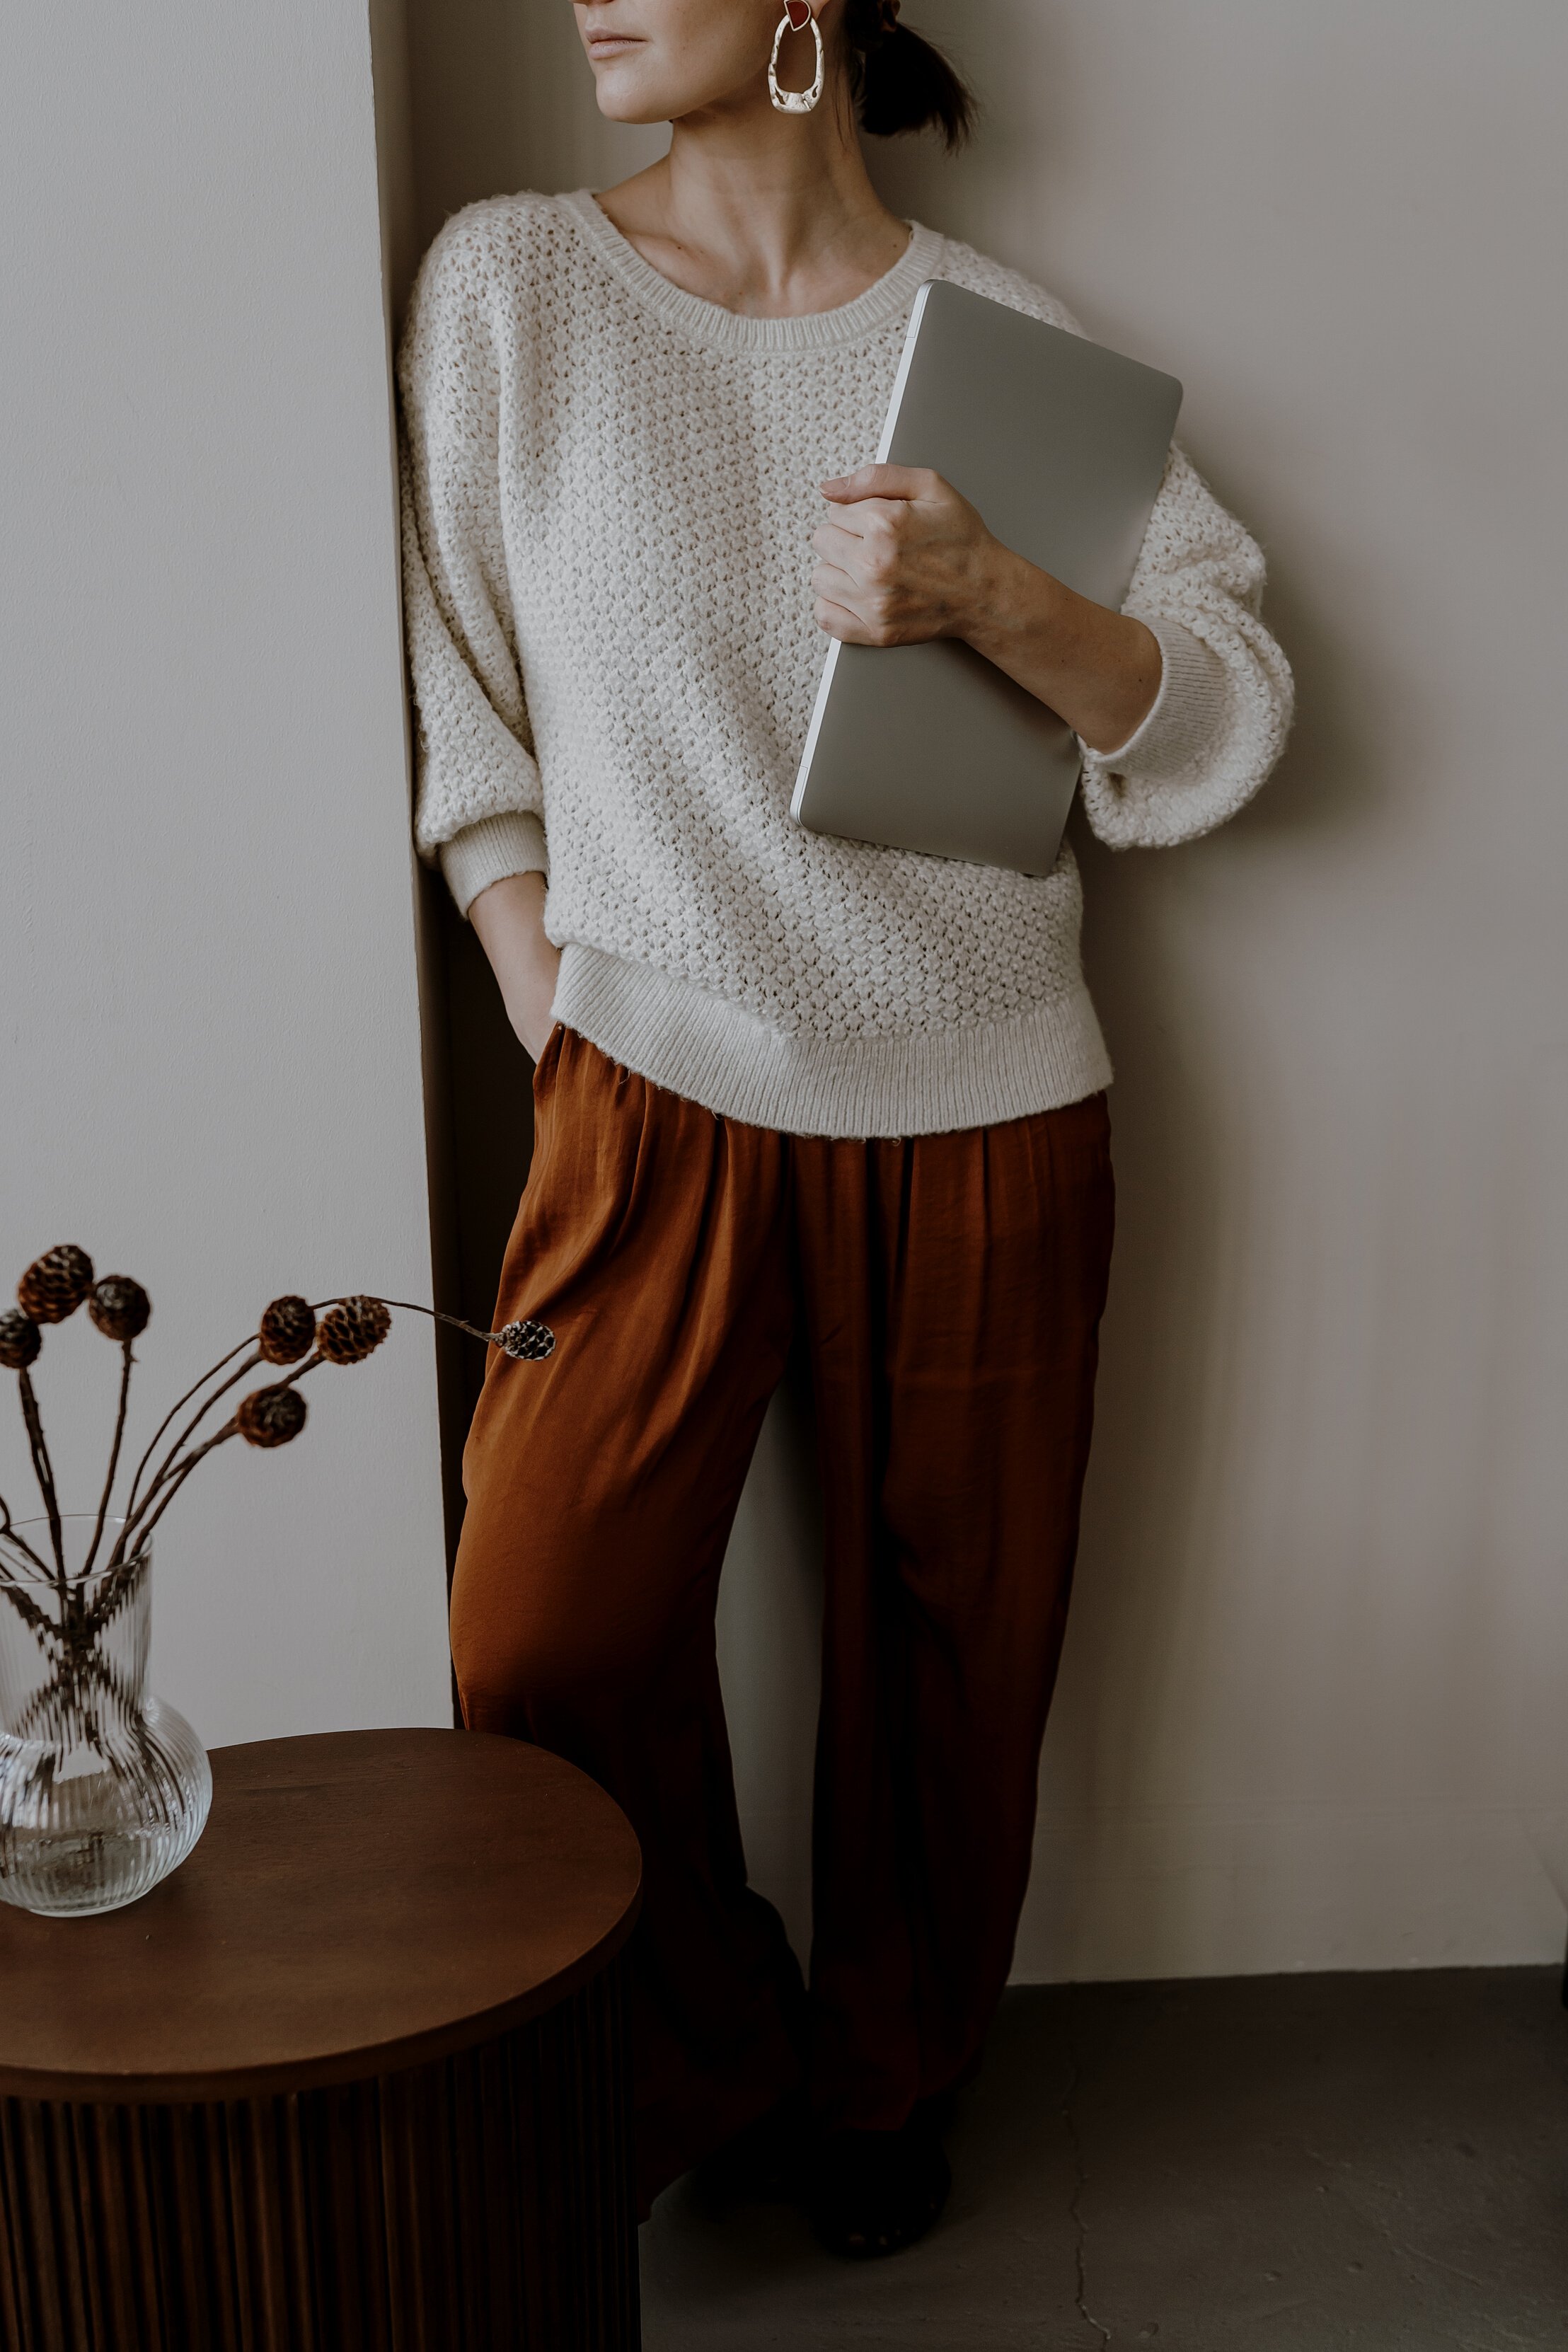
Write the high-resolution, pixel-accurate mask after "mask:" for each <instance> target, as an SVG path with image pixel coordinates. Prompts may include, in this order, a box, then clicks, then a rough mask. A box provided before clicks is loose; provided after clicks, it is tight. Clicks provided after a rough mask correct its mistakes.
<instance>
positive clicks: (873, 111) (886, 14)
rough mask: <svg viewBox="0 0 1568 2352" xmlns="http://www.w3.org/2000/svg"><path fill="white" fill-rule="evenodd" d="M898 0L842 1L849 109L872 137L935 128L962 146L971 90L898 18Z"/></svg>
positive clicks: (970, 118) (969, 126)
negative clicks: (852, 98)
mask: <svg viewBox="0 0 1568 2352" xmlns="http://www.w3.org/2000/svg"><path fill="white" fill-rule="evenodd" d="M898 19H899V5H898V0H847V6H846V8H845V11H844V37H845V39H846V40H847V43H848V46H849V68H850V73H851V77H852V80H853V88H854V93H855V111H856V113H857V115H858V118H859V122H860V127H861V129H862V130H863V131H869V132H870V134H871V136H872V137H873V138H874V139H892V138H895V137H896V136H897V135H898V133H899V132H900V131H925V130H927V129H930V130H935V131H941V133H942V139H943V142H945V144H946V145H947V146H948V147H950V148H952V147H962V146H963V142H964V141H965V140H966V139H967V138H968V136H969V134H970V132H971V131H973V128H974V112H975V107H974V93H973V90H972V89H970V88H969V85H968V83H967V82H965V81H964V80H963V77H962V76H961V75H960V74H959V73H958V72H957V71H956V69H955V68H953V67H952V66H951V65H949V63H948V61H947V59H946V58H944V57H943V56H942V51H941V50H940V49H939V48H936V47H933V46H932V44H931V42H930V41H922V40H921V37H920V35H919V34H918V33H913V32H911V31H910V28H909V26H907V25H900V23H899V20H898Z"/></svg>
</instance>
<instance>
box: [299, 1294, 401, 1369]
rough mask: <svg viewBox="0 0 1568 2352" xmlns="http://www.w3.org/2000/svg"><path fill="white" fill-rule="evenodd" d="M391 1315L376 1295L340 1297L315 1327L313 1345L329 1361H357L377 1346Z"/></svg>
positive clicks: (383, 1336) (352, 1362) (330, 1362)
mask: <svg viewBox="0 0 1568 2352" xmlns="http://www.w3.org/2000/svg"><path fill="white" fill-rule="evenodd" d="M391 1328H392V1318H391V1316H390V1315H389V1314H388V1313H387V1311H386V1309H385V1307H384V1306H383V1305H382V1303H381V1301H380V1299H379V1298H340V1299H339V1301H338V1303H337V1305H336V1306H335V1307H328V1309H327V1311H326V1313H325V1314H324V1315H323V1316H322V1318H321V1323H320V1324H319V1326H318V1327H317V1330H316V1345H317V1347H318V1348H319V1349H321V1353H322V1355H323V1356H324V1357H325V1358H326V1360H327V1361H328V1363H329V1364H357V1363H360V1362H362V1361H363V1359H364V1358H365V1357H366V1356H368V1355H370V1354H372V1353H373V1352H374V1349H377V1348H379V1347H380V1345H381V1343H382V1341H383V1340H384V1339H385V1337H386V1335H387V1333H388V1332H389V1331H390V1330H391Z"/></svg>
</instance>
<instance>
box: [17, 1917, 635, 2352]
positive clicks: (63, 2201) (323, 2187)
mask: <svg viewBox="0 0 1568 2352" xmlns="http://www.w3.org/2000/svg"><path fill="white" fill-rule="evenodd" d="M624 1998H625V1996H624V1985H623V1972H622V1968H621V1966H620V1965H619V1964H617V1965H616V1966H614V1967H612V1968H611V1969H608V1970H606V1971H605V1973H603V1974H602V1975H600V1976H598V1977H595V1979H592V1980H591V1981H590V1982H589V1983H588V1984H587V1985H586V1986H584V1988H583V1989H582V1990H580V1991H579V1992H577V1993H576V1994H574V1996H572V1997H571V1998H570V1999H568V2000H563V2001H562V2002H561V2003H560V2004H559V2005H558V2006H557V2007H555V2008H553V2009H551V2010H549V2011H546V2013H545V2014H544V2015H542V2017H540V2018H538V2019H537V2020H536V2021H534V2022H533V2023H531V2024H530V2025H528V2026H525V2027H523V2028H521V2030H519V2031H516V2032H510V2033H506V2034H503V2035H501V2036H500V2038H499V2039H496V2040H493V2041H489V2042H479V2043H478V2044H477V2045H476V2046H474V2047H472V2048H470V2049H468V2050H466V2051H463V2052H461V2053H459V2054H458V2055H457V2056H455V2057H452V2058H448V2059H446V2060H444V2061H442V2062H440V2063H437V2064H433V2065H427V2066H416V2067H412V2068H408V2069H406V2070H404V2071H402V2072H399V2073H395V2074H384V2075H380V2076H374V2077H371V2078H369V2079H366V2080H364V2081H361V2082H353V2083H348V2084H340V2085H337V2086H335V2087H331V2088H327V2089H318V2090H309V2091H301V2092H295V2093H290V2094H286V2095H278V2096H274V2097H257V2098H249V2099H237V2100H228V2101H224V2102H221V2103H215V2104H212V2105H178V2106H174V2105H145V2106H137V2105H125V2104H119V2105H67V2104H63V2103H55V2102H49V2101H44V2100H37V2101H34V2100H28V2099H19V2098H7V2099H3V2100H0V2205H3V2210H4V2222H3V2227H0V2346H3V2347H4V2352H635V2347H637V2343H638V2341H639V2336H638V2320H637V2268H636V2264H637V2230H636V2221H635V2216H634V2214H633V2211H632V2208H631V2203H630V2196H631V2190H630V2181H631V2164H630V2157H629V2147H628V2133H629V2117H628V2116H627V2115H626V2112H625V2099H624V2090H623V2086H624V2084H625V2082H626V2066H625V2064H624V2063H623V2052H622V2037H623V2034H624V2031H625V2028H624V2020H623V2010H624Z"/></svg>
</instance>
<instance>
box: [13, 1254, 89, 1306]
mask: <svg viewBox="0 0 1568 2352" xmlns="http://www.w3.org/2000/svg"><path fill="white" fill-rule="evenodd" d="M91 1288H92V1260H91V1258H89V1255H88V1254H87V1252H86V1251H85V1250H82V1249H78V1247H77V1245H76V1244H75V1243H74V1242H61V1243H60V1244H58V1247H57V1248H55V1249H52V1250H46V1251H45V1252H44V1255H43V1256H42V1257H36V1258H35V1259H34V1260H33V1263H32V1265H30V1266H29V1267H28V1268H27V1271H26V1274H25V1275H24V1276H22V1279H21V1281H20V1282H19V1283H18V1284H17V1285H16V1300H17V1304H18V1305H19V1306H20V1307H21V1309H22V1312H23V1314H24V1315H27V1316H30V1317H31V1318H32V1319H33V1321H34V1322H35V1323H63V1322H64V1321H65V1319H66V1317H67V1316H68V1315H74V1314H75V1313H76V1310H77V1308H78V1307H79V1306H80V1305H81V1302H82V1300H83V1299H84V1298H85V1297H87V1294H88V1292H89V1290H90V1289H91Z"/></svg>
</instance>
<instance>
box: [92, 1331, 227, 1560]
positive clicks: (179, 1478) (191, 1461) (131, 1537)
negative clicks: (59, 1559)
mask: <svg viewBox="0 0 1568 2352" xmlns="http://www.w3.org/2000/svg"><path fill="white" fill-rule="evenodd" d="M235 1377H236V1379H237V1378H238V1375H237V1374H236V1376H235ZM227 1385H229V1386H230V1387H232V1386H233V1382H232V1381H231V1382H229V1383H228V1384H227ZM238 1430H239V1423H238V1422H237V1421H236V1420H234V1419H233V1417H232V1416H231V1417H230V1419H228V1420H227V1421H226V1422H225V1423H224V1425H223V1427H222V1428H221V1429H219V1430H215V1432H214V1433H213V1434H212V1436H211V1437H207V1438H204V1439H203V1441H202V1443H201V1444H200V1445H197V1446H194V1447H193V1448H192V1450H191V1452H190V1453H189V1454H186V1455H185V1457H184V1461H183V1462H181V1464H180V1465H179V1467H178V1468H177V1469H176V1470H175V1472H174V1475H173V1476H172V1477H171V1478H170V1479H169V1480H168V1481H167V1483H166V1484H165V1485H164V1486H163V1490H162V1495H161V1498H160V1490H159V1488H158V1486H155V1485H154V1486H149V1487H148V1489H147V1492H146V1493H145V1495H143V1496H142V1501H141V1504H140V1505H139V1507H138V1510H137V1515H136V1517H135V1518H134V1519H133V1520H132V1519H128V1520H127V1521H126V1523H125V1526H124V1527H123V1528H122V1529H121V1536H120V1540H119V1542H118V1543H117V1544H116V1545H115V1547H114V1550H113V1553H112V1555H111V1557H110V1562H109V1565H110V1567H111V1568H123V1567H125V1566H126V1564H127V1563H128V1562H129V1561H131V1560H132V1559H135V1557H136V1555H137V1553H138V1552H141V1551H144V1550H145V1549H146V1548H147V1546H148V1544H149V1543H150V1542H151V1540H152V1536H153V1528H155V1527H156V1526H157V1524H158V1522H159V1520H160V1519H161V1518H162V1517H163V1514H164V1512H165V1511H166V1510H167V1509H168V1507H169V1506H170V1504H171V1503H172V1502H173V1501H174V1497H175V1496H176V1495H177V1494H178V1493H179V1491H180V1489H181V1487H182V1486H184V1483H185V1481H186V1479H187V1478H188V1477H189V1476H190V1475H191V1473H192V1471H193V1470H194V1469H195V1466H196V1465H197V1463H198V1462H200V1461H203V1460H204V1459H205V1456H206V1455H207V1454H211V1453H212V1452H213V1450H214V1448H215V1447H216V1446H219V1445H226V1444H227V1443H228V1441H229V1439H230V1438H231V1437H233V1436H236V1435H237V1433H238ZM155 1501H156V1503H157V1508H156V1509H155V1510H154V1509H153V1503H154V1502H155ZM149 1513H151V1516H150V1517H149Z"/></svg>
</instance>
